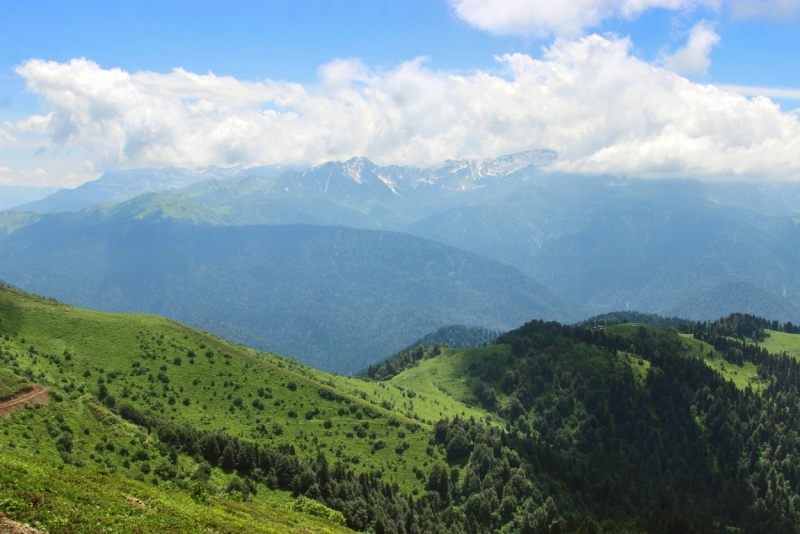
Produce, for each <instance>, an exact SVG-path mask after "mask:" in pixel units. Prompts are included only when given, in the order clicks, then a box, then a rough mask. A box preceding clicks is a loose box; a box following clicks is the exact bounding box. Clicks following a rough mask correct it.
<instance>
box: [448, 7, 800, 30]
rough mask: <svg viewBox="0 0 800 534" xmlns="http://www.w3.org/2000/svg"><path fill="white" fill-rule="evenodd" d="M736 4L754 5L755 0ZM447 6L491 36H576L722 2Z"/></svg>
mask: <svg viewBox="0 0 800 534" xmlns="http://www.w3.org/2000/svg"><path fill="white" fill-rule="evenodd" d="M740 1H749V2H750V3H755V2H756V1H757V0H740ZM773 1H781V0H773ZM782 1H784V2H792V1H795V0H782ZM450 5H451V6H452V8H453V9H454V11H455V13H456V15H458V17H460V18H461V19H463V20H464V21H466V22H467V23H468V24H470V25H472V26H474V27H476V28H479V29H481V30H485V31H489V32H491V33H495V34H506V35H523V36H532V37H547V36H549V35H558V36H563V37H576V36H579V35H581V34H583V32H584V31H585V30H586V29H587V28H592V27H594V26H597V25H599V24H600V23H601V22H603V21H604V20H606V19H610V18H614V17H624V18H628V19H630V18H634V17H636V16H638V15H640V14H641V13H643V12H644V11H647V10H648V9H654V8H662V9H670V10H680V11H691V10H694V9H697V8H699V7H708V8H712V9H718V8H719V7H720V6H721V5H722V0H558V1H557V2H552V1H551V2H540V1H535V0H534V1H532V0H450Z"/></svg>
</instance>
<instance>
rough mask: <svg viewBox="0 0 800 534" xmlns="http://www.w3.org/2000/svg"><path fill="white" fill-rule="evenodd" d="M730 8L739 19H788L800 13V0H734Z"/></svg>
mask: <svg viewBox="0 0 800 534" xmlns="http://www.w3.org/2000/svg"><path fill="white" fill-rule="evenodd" d="M729 9H730V12H731V15H732V16H733V17H734V18H737V19H754V18H767V19H777V20H786V19H787V18H794V17H796V16H797V15H798V14H800V0H732V1H731V2H730V6H729Z"/></svg>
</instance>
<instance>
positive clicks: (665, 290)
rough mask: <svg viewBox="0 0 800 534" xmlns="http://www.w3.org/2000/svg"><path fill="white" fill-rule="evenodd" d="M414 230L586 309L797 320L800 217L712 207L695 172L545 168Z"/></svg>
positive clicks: (412, 228)
mask: <svg viewBox="0 0 800 534" xmlns="http://www.w3.org/2000/svg"><path fill="white" fill-rule="evenodd" d="M784 211H785V210H784ZM409 231H410V232H411V233H413V234H415V235H420V236H423V237H427V238H429V239H434V240H437V241H440V242H443V243H447V244H450V245H453V246H456V247H460V248H464V249H466V250H471V251H473V252H477V253H479V254H483V255H486V256H489V257H492V258H497V259H499V260H502V261H504V262H507V263H509V264H511V265H514V266H516V267H518V268H520V269H522V270H523V271H525V272H526V273H528V274H530V275H531V276H533V277H534V278H535V279H536V280H538V281H540V282H541V283H542V284H543V285H545V286H546V287H548V288H549V289H550V290H552V291H554V292H555V293H558V294H559V295H561V296H563V297H565V298H566V299H567V300H569V301H571V302H573V303H575V304H576V305H578V306H580V307H582V308H583V309H585V310H587V312H588V313H590V314H596V313H603V312H608V311H611V310H620V309H637V310H643V311H648V312H651V313H659V314H662V315H676V314H677V315H681V316H687V314H689V313H690V312H691V316H692V318H695V319H704V320H709V319H715V318H717V317H719V316H720V315H721V314H727V313H731V312H734V311H742V312H748V313H755V314H759V315H769V316H772V317H776V318H778V319H781V320H784V321H785V320H794V321H798V319H800V317H798V310H800V308H799V307H798V306H800V285H798V284H800V282H799V281H800V256H799V254H800V226H798V224H797V221H796V220H795V219H793V218H791V217H769V216H766V215H761V214H758V213H757V212H754V211H750V210H747V209H743V208H741V207H731V206H725V205H722V204H719V203H717V202H714V201H713V200H712V199H710V198H709V195H708V193H707V192H706V191H705V185H704V184H702V183H700V182H697V181H691V180H650V181H648V180H628V181H627V182H624V183H619V182H614V181H611V180H609V179H605V180H604V179H594V178H581V177H550V178H546V177H542V178H541V179H538V180H532V181H530V182H529V183H528V184H527V185H523V186H522V187H521V189H519V190H517V191H515V192H514V193H513V194H509V195H506V196H504V197H501V198H495V199H493V200H491V201H490V202H483V203H475V204H471V205H467V206H460V207H456V208H453V209H451V210H449V211H444V212H440V213H437V214H434V215H431V216H429V217H427V218H425V219H422V220H418V221H416V222H415V223H413V224H412V225H411V226H410V227H409Z"/></svg>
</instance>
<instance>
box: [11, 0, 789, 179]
mask: <svg viewBox="0 0 800 534" xmlns="http://www.w3.org/2000/svg"><path fill="white" fill-rule="evenodd" d="M537 148H549V149H552V150H555V151H557V152H558V154H559V158H558V162H557V163H556V164H555V165H554V169H555V170H560V171H564V172H570V173H585V174H599V173H602V174H613V175H619V176H639V177H646V178H647V177H652V178H659V177H696V178H701V179H742V180H763V181H776V180H778V181H780V180H800V0H729V1H722V0H561V1H559V2H533V1H523V0H441V1H439V0H424V1H422V0H420V1H416V0H406V1H390V0H387V1H379V0H375V1H365V0H361V1H355V0H352V1H344V0H341V1H336V0H330V1H310V0H293V1H280V0H275V1H270V0H262V1H245V0H240V1H236V0H228V1H226V2H220V1H202V0H201V1H193V2H182V1H174V2H166V1H164V0H162V1H160V2H150V1H147V0H138V1H137V2H127V1H124V0H120V1H116V2H99V1H69V0H61V1H52V0H51V1H38V0H25V1H17V0H3V1H2V2H0V184H4V185H30V186H45V185H47V186H59V187H75V186H77V185H79V184H81V183H83V182H85V181H88V180H92V179H96V178H97V177H99V176H100V175H101V174H102V172H104V171H105V170H107V169H116V168H133V167H145V166H146V167H164V166H180V167H191V168H193V167H200V166H206V165H220V166H230V165H266V164H279V165H284V164H293V165H297V164H307V165H314V164H319V163H322V162H324V161H329V160H344V159H348V158H350V157H354V156H365V157H368V158H370V159H372V160H373V161H375V162H377V163H380V164H407V165H419V166H430V165H436V164H439V163H441V162H443V161H444V160H446V159H465V158H477V159H479V158H487V157H497V156H501V155H504V154H510V153H514V152H520V151H524V150H530V149H537Z"/></svg>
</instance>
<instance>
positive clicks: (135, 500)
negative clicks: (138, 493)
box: [125, 497, 150, 508]
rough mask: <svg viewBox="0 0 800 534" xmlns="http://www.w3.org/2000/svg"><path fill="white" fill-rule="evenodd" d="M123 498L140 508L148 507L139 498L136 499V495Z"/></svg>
mask: <svg viewBox="0 0 800 534" xmlns="http://www.w3.org/2000/svg"><path fill="white" fill-rule="evenodd" d="M125 500H126V501H128V502H129V503H131V504H133V505H136V506H138V507H140V508H150V507H149V506H147V505H146V504H145V503H144V502H143V501H142V500H141V499H137V498H136V497H125Z"/></svg>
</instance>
